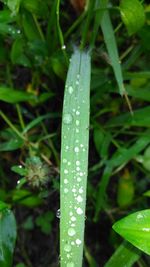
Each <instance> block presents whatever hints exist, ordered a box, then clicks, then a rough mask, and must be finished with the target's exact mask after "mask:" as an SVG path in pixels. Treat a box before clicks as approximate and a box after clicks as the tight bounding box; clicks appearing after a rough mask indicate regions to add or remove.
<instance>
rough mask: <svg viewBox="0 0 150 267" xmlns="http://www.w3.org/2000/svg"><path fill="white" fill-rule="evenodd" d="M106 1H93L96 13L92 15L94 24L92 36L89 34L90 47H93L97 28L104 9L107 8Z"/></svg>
mask: <svg viewBox="0 0 150 267" xmlns="http://www.w3.org/2000/svg"><path fill="white" fill-rule="evenodd" d="M107 3H108V0H102V1H99V0H96V3H95V11H96V14H95V17H94V26H93V31H92V36H91V43H90V44H91V47H92V48H93V47H94V44H95V40H96V36H97V33H98V29H99V26H100V24H101V19H102V16H103V14H104V12H105V9H106V8H107Z"/></svg>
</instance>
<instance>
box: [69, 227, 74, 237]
mask: <svg viewBox="0 0 150 267" xmlns="http://www.w3.org/2000/svg"><path fill="white" fill-rule="evenodd" d="M75 234H76V231H75V230H74V229H73V228H69V229H68V235H69V236H74V235H75Z"/></svg>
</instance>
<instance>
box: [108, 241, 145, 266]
mask: <svg viewBox="0 0 150 267" xmlns="http://www.w3.org/2000/svg"><path fill="white" fill-rule="evenodd" d="M140 256H141V252H140V250H138V249H137V248H135V247H133V246H132V245H131V244H130V243H128V242H123V243H122V244H121V245H120V246H119V247H118V248H117V249H116V250H115V252H114V253H113V255H112V256H111V257H110V259H109V260H108V262H107V263H106V264H105V265H104V267H116V266H126V267H132V266H133V264H134V263H135V262H136V261H137V260H138V259H139V258H140Z"/></svg>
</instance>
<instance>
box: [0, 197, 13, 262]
mask: <svg viewBox="0 0 150 267" xmlns="http://www.w3.org/2000/svg"><path fill="white" fill-rule="evenodd" d="M0 237H1V238H0V266H1V267H10V266H12V260H13V252H14V246H15V242H16V221H15V217H14V215H13V213H12V211H11V210H9V209H8V208H4V205H3V203H2V202H1V203H0Z"/></svg>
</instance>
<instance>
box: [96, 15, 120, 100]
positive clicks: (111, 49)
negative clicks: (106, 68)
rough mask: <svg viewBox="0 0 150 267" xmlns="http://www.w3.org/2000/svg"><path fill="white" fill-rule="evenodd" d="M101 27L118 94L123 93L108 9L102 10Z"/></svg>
mask: <svg viewBox="0 0 150 267" xmlns="http://www.w3.org/2000/svg"><path fill="white" fill-rule="evenodd" d="M101 28H102V32H103V35H104V41H105V44H106V47H107V50H108V54H109V58H110V61H111V65H112V68H113V70H114V74H115V77H116V80H117V83H118V87H119V91H120V94H121V95H123V94H124V93H125V88H124V84H123V76H122V70H121V65H120V60H119V55H118V49H117V44H116V39H115V35H114V30H113V26H112V23H111V20H110V16H109V12H108V11H105V12H104V15H103V17H102V21H101Z"/></svg>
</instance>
